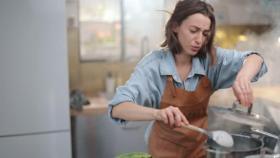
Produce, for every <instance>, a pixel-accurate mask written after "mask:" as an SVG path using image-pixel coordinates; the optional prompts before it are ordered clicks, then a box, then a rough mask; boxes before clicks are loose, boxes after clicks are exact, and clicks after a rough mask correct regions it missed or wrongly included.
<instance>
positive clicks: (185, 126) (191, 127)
mask: <svg viewBox="0 0 280 158" xmlns="http://www.w3.org/2000/svg"><path fill="white" fill-rule="evenodd" d="M182 127H184V128H187V129H190V130H194V131H197V132H199V133H202V134H205V135H208V133H207V131H206V130H204V129H202V128H199V127H196V126H194V125H191V124H188V125H183V126H182Z"/></svg>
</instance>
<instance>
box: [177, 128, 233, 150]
mask: <svg viewBox="0 0 280 158" xmlns="http://www.w3.org/2000/svg"><path fill="white" fill-rule="evenodd" d="M183 127H184V128H187V129H190V130H194V131H197V132H200V133H202V134H205V135H206V136H208V142H209V143H212V144H218V145H220V146H222V147H232V146H233V144H234V143H233V139H232V137H231V135H230V134H229V133H227V132H225V131H222V130H217V131H206V130H204V129H202V128H199V127H196V126H194V125H191V124H188V125H183Z"/></svg>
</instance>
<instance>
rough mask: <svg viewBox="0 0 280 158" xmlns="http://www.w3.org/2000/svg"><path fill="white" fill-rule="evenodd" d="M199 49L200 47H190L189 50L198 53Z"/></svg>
mask: <svg viewBox="0 0 280 158" xmlns="http://www.w3.org/2000/svg"><path fill="white" fill-rule="evenodd" d="M199 49H200V47H192V48H191V50H192V51H194V52H198V51H199Z"/></svg>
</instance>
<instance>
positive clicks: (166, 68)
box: [160, 50, 206, 82]
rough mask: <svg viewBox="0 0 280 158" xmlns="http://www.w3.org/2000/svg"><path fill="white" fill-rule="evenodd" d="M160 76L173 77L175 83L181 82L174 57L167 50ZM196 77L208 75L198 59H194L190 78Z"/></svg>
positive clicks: (161, 65) (161, 64)
mask: <svg viewBox="0 0 280 158" xmlns="http://www.w3.org/2000/svg"><path fill="white" fill-rule="evenodd" d="M160 75H172V76H173V79H174V80H175V81H177V82H181V79H180V77H179V75H178V73H177V70H176V66H175V60H174V57H173V55H172V52H171V51H170V50H167V51H166V52H165V54H164V56H163V58H162V61H161V63H160ZM195 75H206V72H205V69H204V67H203V65H202V63H201V61H200V60H199V58H198V57H193V59H192V69H191V72H190V73H189V75H188V78H191V77H193V76H195Z"/></svg>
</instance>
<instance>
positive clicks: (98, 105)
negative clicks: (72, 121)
mask: <svg viewBox="0 0 280 158" xmlns="http://www.w3.org/2000/svg"><path fill="white" fill-rule="evenodd" d="M88 99H89V101H90V104H89V105H85V106H83V109H82V110H76V109H71V111H70V113H71V116H80V115H82V116H93V115H100V114H104V113H106V112H107V109H108V99H107V98H106V96H105V95H99V96H90V97H88Z"/></svg>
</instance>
